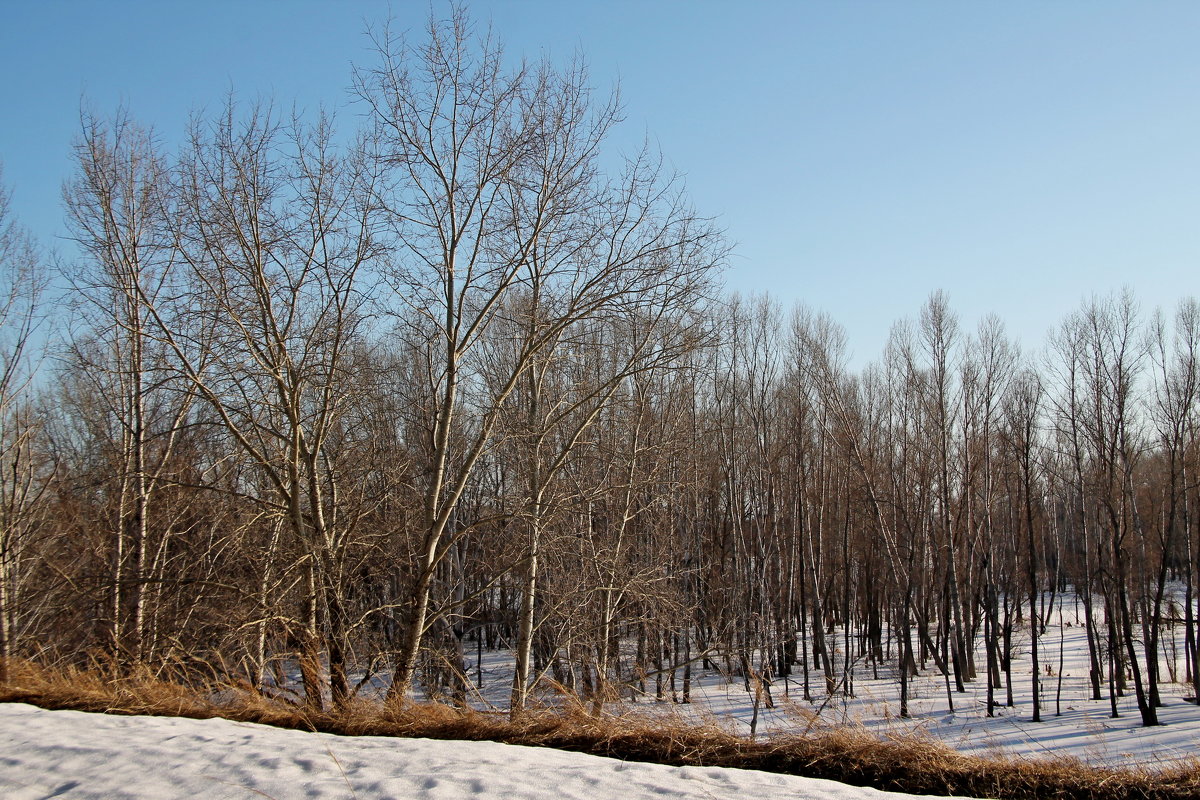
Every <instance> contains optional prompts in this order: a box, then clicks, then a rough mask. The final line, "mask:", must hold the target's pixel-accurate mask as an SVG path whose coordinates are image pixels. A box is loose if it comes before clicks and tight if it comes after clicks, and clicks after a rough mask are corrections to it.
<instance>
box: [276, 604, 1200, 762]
mask: <svg viewBox="0 0 1200 800" xmlns="http://www.w3.org/2000/svg"><path fill="white" fill-rule="evenodd" d="M1048 597H1049V596H1047V600H1048ZM1096 615H1097V622H1098V624H1102V623H1103V618H1104V617H1103V609H1102V608H1097V611H1096ZM1163 637H1164V639H1165V640H1166V641H1165V644H1164V645H1163V653H1162V654H1161V657H1160V666H1161V674H1162V683H1161V684H1160V691H1161V694H1162V699H1163V702H1164V703H1165V706H1164V707H1163V708H1160V709H1159V719H1160V720H1161V722H1162V723H1163V724H1162V725H1161V726H1159V727H1156V728H1143V727H1142V725H1141V718H1140V717H1139V715H1138V711H1137V704H1136V701H1135V699H1134V694H1133V684H1132V681H1131V682H1130V684H1129V686H1128V689H1127V693H1126V695H1125V696H1124V697H1120V698H1118V709H1119V712H1120V716H1119V717H1118V718H1116V719H1114V718H1112V717H1111V707H1110V705H1109V700H1108V695H1107V691H1108V687H1107V686H1106V685H1105V686H1102V690H1103V698H1102V699H1101V700H1092V699H1091V690H1090V685H1089V683H1088V678H1087V674H1088V664H1087V658H1088V656H1087V643H1086V642H1087V639H1086V633H1085V628H1084V624H1083V611H1082V604H1081V603H1079V602H1077V601H1076V598H1075V596H1074V595H1072V594H1067V595H1065V596H1064V595H1059V596H1057V598H1056V605H1055V610H1054V612H1053V613H1052V614H1051V615H1050V619H1049V624H1048V626H1047V630H1046V632H1045V633H1044V634H1043V635H1042V636H1041V637H1040V639H1039V652H1040V660H1041V665H1040V666H1041V669H1040V672H1041V693H1042V721H1041V722H1038V723H1034V722H1031V721H1030V720H1031V718H1032V696H1033V692H1032V678H1033V674H1032V661H1031V660H1030V658H1029V656H1030V633H1029V628H1028V626H1027V625H1025V626H1019V627H1018V628H1017V630H1016V632H1015V634H1014V646H1015V650H1016V653H1015V658H1014V662H1013V700H1014V705H1013V707H1012V708H1007V707H1005V706H1004V705H1003V704H1004V702H1005V700H1006V692H1005V689H1004V688H1000V689H997V690H996V699H997V702H998V703H999V704H1000V705H998V706H997V708H996V710H995V714H996V716H995V717H992V718H988V717H987V715H986V700H987V686H986V684H985V683H984V680H983V676H982V672H983V665H984V664H985V663H986V661H985V656H984V653H983V649H982V645H981V643H979V642H977V645H978V647H977V655H976V659H977V662H976V663H977V664H978V665H979V669H980V677H979V678H977V679H976V680H975V681H972V682H968V683H967V684H966V691H965V692H964V693H961V694H960V693H957V692H955V693H954V695H953V702H954V711H953V712H951V711H950V707H949V703H948V700H947V696H946V686H945V679H944V678H943V676H942V675H941V673H939V672H937V671H936V670H935V669H934V665H933V663H932V662H930V663H929V664H928V665H927V666H928V669H926V670H925V671H923V672H922V674H921V675H919V676H918V677H916V678H914V679H913V681H912V683H911V685H910V701H909V705H910V715H911V717H910V718H909V719H902V718H901V717H900V699H899V691H900V690H899V684H898V682H897V680H896V673H895V664H894V659H893V660H891V661H889V663H888V664H887V665H880V667H879V670H878V672H879V678H878V679H875V678H874V677H873V675H872V670H871V668H870V667H869V666H868V665H866V664H864V663H861V662H860V663H857V664H856V665H855V666H854V678H853V685H854V693H853V696H852V697H846V696H845V695H844V694H843V693H841V692H839V693H836V694H835V695H834V696H832V697H827V696H826V695H825V692H824V679H823V675H822V674H821V673H820V672H819V671H816V670H814V671H812V672H811V673H810V691H811V698H812V699H811V700H809V701H806V700H804V696H803V689H802V680H803V679H802V677H801V676H800V674H799V673H798V672H795V673H793V675H792V676H790V677H789V678H788V679H787V680H786V681H785V680H784V679H782V678H776V679H775V680H774V681H773V683H772V685H771V696H772V699H773V701H774V705H775V707H774V708H766V707H763V706H762V705H760V709H759V714H758V720H757V723H756V726H755V727H756V731H757V733H759V734H763V733H770V732H773V731H796V730H805V729H820V728H822V727H825V726H830V725H844V724H849V725H855V726H860V727H862V728H864V729H866V730H869V731H872V732H875V733H877V734H881V735H892V734H900V733H916V734H919V735H924V736H930V737H933V738H936V739H940V740H942V741H944V742H946V743H947V744H948V745H950V746H951V747H953V748H955V749H957V750H959V751H961V752H964V753H973V754H980V755H987V754H993V753H995V754H999V753H1007V754H1009V755H1018V756H1023V757H1038V756H1055V757H1060V756H1071V757H1074V758H1078V759H1080V760H1081V761H1083V762H1084V763H1087V764H1092V765H1097V766H1115V767H1120V766H1150V767H1155V766H1172V765H1176V764H1180V763H1183V762H1188V761H1192V762H1194V761H1195V760H1196V759H1197V757H1198V756H1200V707H1198V706H1196V705H1194V704H1192V703H1189V702H1187V701H1185V700H1184V698H1185V697H1187V696H1190V695H1191V694H1192V687H1191V685H1190V684H1185V683H1182V682H1173V681H1172V680H1171V676H1172V675H1175V676H1177V678H1178V680H1179V681H1182V680H1183V679H1184V663H1185V662H1184V649H1183V626H1182V625H1178V626H1175V627H1174V628H1167V629H1164V632H1163ZM829 639H830V641H831V643H833V644H834V646H835V647H836V648H837V649H838V652H837V664H838V675H837V678H838V680H839V681H840V680H841V674H840V667H841V663H842V652H841V648H842V646H843V641H842V639H841V636H840V633H838V634H837V635H834V636H831V637H829ZM1060 646H1061V650H1062V667H1061V673H1062V688H1061V702H1060V703H1057V704H1056V700H1055V698H1056V695H1058V694H1059V672H1060V667H1059V651H1060ZM1139 650H1140V644H1139ZM628 663H629V662H628V661H626V666H627V664H628ZM467 665H468V670H467V675H468V677H469V678H471V680H472V681H473V682H475V681H477V680H478V679H479V678H480V677H481V678H482V686H483V688H482V690H478V691H477V694H476V695H475V696H474V697H473V698H471V703H472V705H475V706H477V707H484V708H491V709H496V710H503V709H505V708H507V704H508V699H509V691H510V687H511V685H512V669H513V661H512V658H511V656H510V655H509V654H507V653H505V652H486V651H485V652H484V654H483V662H482V665H479V664H477V662H476V659H475V653H474V651H468V653H467ZM480 666H481V667H482V670H480ZM297 677H298V674H297ZM681 681H682V677H681V675H680V676H678V677H677V681H676V687H677V689H680V690H681V688H682V687H681ZM385 688H386V676H381V677H380V679H379V681H378V682H377V684H376V691H378V692H380V693H381V694H382V692H383V691H384V690H385ZM646 688H647V690H648V694H647V695H644V696H641V697H640V698H639V699H638V700H637V701H636V703H631V697H632V695H631V693H630V692H629V691H626V692H625V694H624V698H625V699H624V701H623V703H622V704H610V705H609V706H607V708H608V709H609V710H611V711H619V710H620V706H621V705H625V706H627V707H633V708H637V709H638V710H639V711H641V712H643V713H646V712H649V713H664V714H673V715H674V714H681V715H683V716H685V717H694V718H700V719H704V720H705V721H716V722H718V723H720V724H724V725H725V726H726V727H728V728H729V729H730V730H732V731H733V732H736V733H741V734H749V732H750V726H751V720H752V719H753V717H754V697H753V695H752V694H749V693H747V692H746V690H745V684H744V681H742V680H741V679H740V678H739V677H737V676H727V675H722V674H721V673H720V672H717V671H705V670H701V669H699V665H698V664H697V665H696V667H695V668H694V671H693V678H692V692H691V695H692V703H691V704H690V705H683V704H675V703H672V702H670V694H669V692H668V693H667V697H666V698H665V702H657V701H656V699H655V697H654V688H655V687H654V680H653V679H652V678H651V679H647V680H646ZM551 701H552V698H551ZM1059 706H1061V714H1059V713H1056V712H1058V711H1059V710H1060V709H1059Z"/></svg>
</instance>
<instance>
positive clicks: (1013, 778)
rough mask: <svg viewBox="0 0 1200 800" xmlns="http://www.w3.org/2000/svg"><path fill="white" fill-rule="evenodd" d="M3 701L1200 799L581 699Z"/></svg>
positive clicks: (17, 668) (839, 777)
mask: <svg viewBox="0 0 1200 800" xmlns="http://www.w3.org/2000/svg"><path fill="white" fill-rule="evenodd" d="M0 702H23V703H30V704H32V705H37V706H40V707H42V708H47V709H74V710H80V711H94V712H103V713H110V714H147V715H159V716H162V715H166V716H181V717H191V718H196V719H208V718H212V717H222V718H226V719H231V720H237V721H241V722H257V723H262V724H266V725H274V726H277V727H282V728H292V729H300V730H311V731H321V732H325V733H336V734H342V735H349V736H407V737H415V736H420V737H426V738H434V739H460V740H472V741H478V740H491V741H497V742H505V743H508V744H520V745H528V746H534V747H554V748H558V749H562V750H571V751H575V752H581V753H590V754H593V755H600V756H609V757H613V758H620V759H625V760H630V761H650V762H657V763H663V764H671V765H676V766H719V767H737V768H742V769H759V770H766V771H769V772H778V773H785V774H789V775H801V776H806V777H813V778H826V779H830V780H836V781H841V782H844V783H849V784H854V785H858V786H872V787H875V788H877V789H885V790H891V791H901V792H909V793H912V794H934V795H960V796H961V795H967V796H973V797H995V798H1021V799H1024V798H1071V799H1072V800H1074V799H1075V798H1079V800H1084V799H1086V800H1117V798H1121V799H1122V800H1124V799H1125V798H1147V799H1157V798H1172V799H1174V798H1197V797H1200V763H1198V764H1196V765H1192V766H1189V767H1181V768H1173V769H1170V770H1151V769H1101V768H1096V767H1089V766H1086V765H1084V764H1082V763H1080V762H1079V761H1076V760H1072V759H1066V758H1063V759H1056V760H1046V759H1029V758H999V757H978V756H967V755H962V754H960V753H957V752H955V751H954V750H952V749H951V748H949V747H948V746H946V745H945V744H942V743H940V742H935V741H932V740H929V739H925V738H920V737H914V736H897V737H891V738H879V737H877V736H875V735H872V734H870V733H867V732H866V731H863V730H860V729H854V728H848V727H828V728H821V729H811V730H809V731H808V732H807V733H804V734H802V735H801V734H773V735H770V736H767V737H759V738H758V739H757V740H755V741H751V740H750V739H748V738H746V737H743V736H739V735H736V734H734V733H732V732H731V731H729V730H726V729H725V728H723V727H722V726H721V725H720V724H718V723H716V722H715V721H712V722H707V723H703V722H702V723H697V722H695V721H694V720H692V721H687V720H684V719H683V718H682V717H681V716H679V715H671V714H658V713H646V712H624V713H620V714H614V715H605V716H602V717H598V718H597V717H593V716H590V715H589V714H588V713H587V711H586V709H585V707H584V705H583V704H582V703H573V702H568V703H566V704H565V705H563V706H559V707H556V708H554V709H536V710H532V711H530V712H528V713H526V714H524V715H523V716H522V717H521V718H519V719H517V720H510V719H509V718H508V717H507V716H506V715H503V714H498V713H491V712H481V711H475V710H471V709H459V708H454V707H451V706H447V705H443V704H439V703H413V702H408V703H404V704H401V705H382V704H379V703H375V702H370V701H366V700H358V701H355V702H354V703H352V704H351V705H350V706H349V707H348V708H346V709H344V710H342V711H340V712H332V711H326V712H315V711H312V710H309V709H306V708H304V707H301V706H298V705H296V704H293V703H290V702H287V701H285V700H281V699H273V698H268V697H264V696H262V695H260V694H257V693H255V692H252V691H248V690H247V689H245V688H244V687H243V688H239V687H232V686H217V685H213V686H208V687H205V688H196V687H188V686H184V685H181V684H179V683H174V682H170V681H165V680H162V679H161V678H159V677H156V676H155V675H153V674H151V673H149V672H137V671H135V672H133V673H125V672H122V673H118V672H116V671H115V670H110V669H104V668H97V667H94V668H92V669H88V670H80V669H50V668H47V667H44V666H40V665H37V664H34V663H31V662H27V661H13V662H10V663H9V678H8V680H7V682H5V683H3V684H0Z"/></svg>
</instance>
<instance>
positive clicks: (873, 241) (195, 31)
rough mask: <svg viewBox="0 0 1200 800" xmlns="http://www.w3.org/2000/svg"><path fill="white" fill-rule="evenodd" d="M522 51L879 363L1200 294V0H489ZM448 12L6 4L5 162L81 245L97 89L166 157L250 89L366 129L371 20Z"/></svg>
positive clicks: (38, 211) (29, 0)
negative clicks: (647, 154) (69, 183)
mask: <svg viewBox="0 0 1200 800" xmlns="http://www.w3.org/2000/svg"><path fill="white" fill-rule="evenodd" d="M467 5H468V7H469V8H470V9H471V11H472V13H473V15H474V16H475V18H476V19H477V20H478V21H479V22H481V23H484V24H486V23H487V22H488V21H489V20H490V21H491V23H492V24H493V26H494V28H495V29H496V30H497V32H498V33H499V34H500V36H501V37H502V38H503V40H504V41H505V42H506V43H507V45H508V48H509V50H510V52H512V53H513V54H514V55H520V54H525V55H530V56H537V55H540V54H541V53H542V52H549V53H550V55H551V56H552V57H562V58H564V59H565V58H568V57H570V56H571V55H572V54H573V53H575V52H576V51H581V52H582V53H583V54H584V55H585V56H586V57H587V60H588V62H589V63H590V65H591V71H592V77H593V81H594V83H595V85H596V86H598V87H601V88H605V87H608V86H609V85H611V84H612V83H614V82H617V81H619V82H620V85H621V92H622V96H623V98H624V101H625V106H626V113H627V119H628V122H627V124H626V125H625V126H624V130H623V133H622V136H621V138H620V139H618V140H617V141H616V146H618V147H619V146H623V145H628V144H629V143H632V142H636V141H640V138H641V137H642V136H643V135H645V134H649V136H650V137H651V138H652V139H653V140H655V141H657V143H658V144H659V146H660V147H661V148H662V150H663V152H664V153H665V154H666V156H667V157H668V158H669V159H670V161H671V162H672V163H673V164H674V165H675V167H676V168H677V169H679V170H680V171H681V172H683V173H684V174H685V175H686V177H687V182H688V185H689V187H690V190H691V194H692V197H693V199H694V201H695V203H696V206H697V208H698V209H699V210H700V211H701V212H702V213H705V214H712V215H715V216H717V217H719V219H720V220H721V221H722V224H723V225H724V227H725V228H726V230H727V231H728V233H729V236H730V238H731V239H733V240H734V241H735V242H736V249H735V252H734V255H733V258H732V262H731V269H730V271H729V273H728V275H727V278H726V279H727V283H728V285H729V287H730V288H732V289H736V290H739V291H742V292H746V293H749V292H761V291H769V292H771V294H773V295H774V296H775V297H777V298H778V299H780V300H781V301H782V302H783V303H784V304H785V305H790V304H792V303H793V302H796V301H803V302H806V303H808V304H809V305H811V306H813V307H814V308H816V309H819V310H823V311H826V312H828V313H830V314H831V315H832V316H833V317H834V318H835V319H836V320H837V321H839V322H841V323H842V324H843V325H845V326H846V328H847V330H848V332H849V338H850V344H851V347H852V349H853V351H854V355H855V359H854V360H855V362H856V363H858V364H861V363H863V362H864V361H865V360H868V359H872V358H875V357H876V356H877V355H878V354H879V352H880V351H881V349H882V346H883V344H884V341H885V339H886V337H887V333H888V329H889V328H890V326H891V324H892V323H893V322H894V321H895V320H897V319H899V318H901V317H913V316H915V315H916V314H917V312H918V310H919V308H920V306H921V305H922V303H923V302H924V300H925V298H926V297H927V296H928V295H929V293H930V292H931V291H933V290H935V289H944V290H945V291H947V292H948V293H949V296H950V300H951V304H952V306H953V308H954V309H955V310H956V311H957V312H958V313H959V314H960V316H961V317H962V320H963V323H964V325H966V326H968V327H973V326H974V324H975V322H976V321H977V320H978V319H979V318H980V317H981V316H982V315H984V314H986V313H989V312H994V313H996V314H997V315H999V316H1000V317H1001V318H1002V319H1003V320H1004V321H1005V323H1006V324H1007V326H1008V328H1009V331H1010V333H1012V334H1013V335H1015V336H1016V337H1018V338H1019V339H1020V340H1021V341H1022V342H1023V344H1024V345H1025V346H1026V348H1027V349H1036V348H1039V347H1040V346H1041V344H1042V342H1043V338H1044V334H1045V332H1046V330H1047V328H1049V327H1050V326H1052V325H1055V324H1057V322H1058V321H1059V320H1060V319H1061V318H1062V316H1063V315H1064V314H1066V313H1067V312H1069V311H1071V310H1073V309H1074V308H1076V307H1078V305H1079V303H1080V301H1081V299H1082V298H1084V297H1086V296H1088V295H1091V294H1092V293H1107V292H1110V291H1114V290H1117V289H1119V288H1120V287H1122V286H1125V285H1128V286H1130V287H1132V288H1133V289H1134V291H1135V292H1136V293H1137V296H1138V297H1139V299H1140V300H1141V302H1142V305H1143V307H1144V308H1146V309H1147V310H1149V309H1152V308H1153V307H1155V306H1163V307H1165V308H1168V309H1172V308H1173V307H1174V305H1175V303H1176V302H1177V301H1178V299H1179V298H1180V297H1183V296H1187V295H1200V278H1198V276H1200V270H1198V269H1197V267H1198V266H1200V3H1197V2H1190V1H1189V2H1166V1H1165V0H1158V2H1154V3H1135V2H1122V3H1116V2H1082V1H1080V2H1067V1H1064V0H1059V1H1058V2H1034V3H1029V2H1017V1H1016V0H1006V1H1005V2H999V1H997V2H982V0H981V1H980V2H963V1H962V0H946V1H944V2H932V1H925V2H921V1H917V0H914V1H913V2H902V1H900V0H895V1H892V0H886V1H885V0H879V1H878V2H849V1H847V2H832V1H828V2H826V1H823V2H815V1H810V2H799V1H796V2H753V1H749V0H747V1H745V2H729V1H728V0H718V1H714V2H699V1H697V2H665V1H664V2H654V1H653V0H640V1H639V0H607V1H606V2H600V1H599V0H597V2H589V3H584V2H568V1H567V0H545V1H543V0H536V1H535V0H525V1H520V0H509V1H508V2H500V0H495V2H469V3H468V4H467ZM431 7H432V8H433V10H434V12H435V13H439V14H444V13H445V11H446V8H447V6H446V5H444V4H443V3H441V2H437V1H436V0H435V2H434V3H433V4H432V6H431V5H430V3H428V2H424V1H422V2H404V1H403V0H392V2H390V3H389V2H382V1H379V2H377V1H375V0H361V1H359V2H348V1H347V2H332V0H330V2H303V1H289V2H284V1H283V0H241V2H234V1H233V0H205V2H183V0H178V1H174V0H154V1H142V2H132V1H124V2H118V1H117V0H112V1H111V2H55V1H54V0H45V1H44V2H34V0H3V1H2V2H0V74H2V75H3V76H4V79H3V81H0V109H2V111H0V120H2V121H0V160H2V161H3V163H4V165H5V170H4V177H5V182H6V183H7V185H8V188H10V189H11V190H12V191H13V193H14V198H13V206H14V210H15V211H16V212H17V214H18V215H19V216H20V218H21V220H22V222H24V223H25V224H26V225H27V226H28V227H30V228H32V229H33V231H34V232H35V234H37V236H38V237H39V238H40V239H41V240H42V241H43V242H46V243H48V244H51V245H54V246H56V247H57V248H58V249H59V250H60V251H61V252H64V254H66V253H67V252H69V245H66V244H64V243H63V242H61V240H59V239H58V238H57V237H59V236H61V234H62V229H63V226H62V222H61V218H62V213H61V207H60V201H59V192H60V186H61V183H62V181H63V180H64V179H65V178H66V177H67V174H68V171H69V169H70V159H69V154H70V143H71V139H72V137H73V136H74V135H75V133H76V132H77V130H78V126H79V109H80V104H81V101H84V100H86V102H87V103H88V105H89V106H90V107H91V108H93V109H95V110H97V111H99V112H101V113H108V112H110V111H112V110H113V109H115V108H116V106H117V105H118V104H119V103H122V102H123V103H125V104H126V105H127V106H128V108H129V109H130V111H131V112H132V114H133V115H134V116H135V117H136V118H137V119H139V120H140V121H141V122H143V123H144V124H148V125H153V126H154V127H155V128H156V129H157V130H158V132H159V133H160V134H161V135H162V137H163V138H164V140H166V141H167V142H171V141H173V140H174V139H175V138H176V137H178V135H179V134H180V132H181V131H182V130H183V128H184V125H185V123H186V119H187V116H188V114H189V112H190V111H191V110H192V109H196V108H200V107H205V106H207V107H210V108H211V107H216V106H219V105H220V103H221V102H222V99H223V97H224V95H225V93H226V92H227V91H229V90H230V89H233V90H234V91H235V92H236V93H237V94H238V95H239V96H241V97H246V98H255V97H274V98H275V99H276V100H277V101H278V102H279V103H281V104H283V105H285V106H287V105H291V104H292V103H293V102H295V103H296V104H298V105H299V106H300V107H302V108H315V107H316V106H317V105H320V104H324V105H326V106H327V107H330V108H334V109H338V110H339V114H340V115H341V118H342V120H343V123H344V124H347V125H349V124H353V122H354V115H355V113H356V112H355V109H354V107H353V106H351V105H350V104H349V101H348V95H347V93H346V91H345V89H346V87H347V85H348V84H349V74H350V65H351V64H352V63H361V64H369V63H370V62H371V54H370V51H369V47H368V42H367V39H366V37H365V36H364V33H363V31H364V29H365V26H366V24H367V23H372V22H374V23H378V22H381V21H383V20H384V19H386V18H387V16H388V15H389V13H390V14H391V15H392V16H393V17H394V18H395V24H397V25H398V26H399V27H401V28H411V29H413V30H414V32H417V33H419V30H420V28H421V26H422V24H423V23H424V21H425V19H426V17H427V16H428V13H429V11H430V8H431Z"/></svg>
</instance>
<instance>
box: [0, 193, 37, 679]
mask: <svg viewBox="0 0 1200 800" xmlns="http://www.w3.org/2000/svg"><path fill="white" fill-rule="evenodd" d="M2 177H3V174H2V173H0V178H2ZM9 202H10V195H9V193H8V192H7V191H6V190H5V188H4V186H3V183H2V181H0V681H3V680H4V679H5V678H6V677H7V670H8V661H9V659H11V658H12V657H13V656H14V655H15V653H16V652H17V643H18V640H19V639H20V637H21V631H22V628H23V626H22V624H21V619H22V608H23V607H28V606H32V605H34V602H33V601H32V598H31V597H28V596H27V590H28V589H29V588H30V587H29V586H28V585H27V584H28V578H29V576H30V573H31V570H30V569H29V562H30V561H31V558H32V552H31V551H32V545H33V540H34V536H35V533H36V531H37V528H38V526H39V521H40V516H41V511H42V508H41V502H40V501H41V495H42V493H43V492H44V491H45V489H46V485H47V484H46V475H45V471H44V467H43V466H42V465H40V464H39V463H38V459H37V453H36V449H35V448H34V446H33V437H34V436H36V434H37V431H38V422H37V419H36V417H35V416H34V414H33V410H32V408H31V405H30V403H29V396H28V395H29V389H30V382H31V380H32V378H33V370H34V369H35V366H36V363H37V359H36V357H35V351H36V349H37V347H38V345H39V337H40V335H41V334H40V327H41V322H42V320H43V317H42V315H41V309H40V308H39V301H40V298H41V295H42V292H43V290H44V288H45V286H46V277H45V272H44V269H43V265H42V259H41V254H40V253H39V252H38V249H37V247H36V245H35V244H34V242H33V240H32V238H31V237H30V236H29V234H28V233H27V232H26V231H25V230H24V229H23V228H21V227H19V226H18V225H17V223H16V221H15V220H14V219H12V217H11V216H10V211H9Z"/></svg>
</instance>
